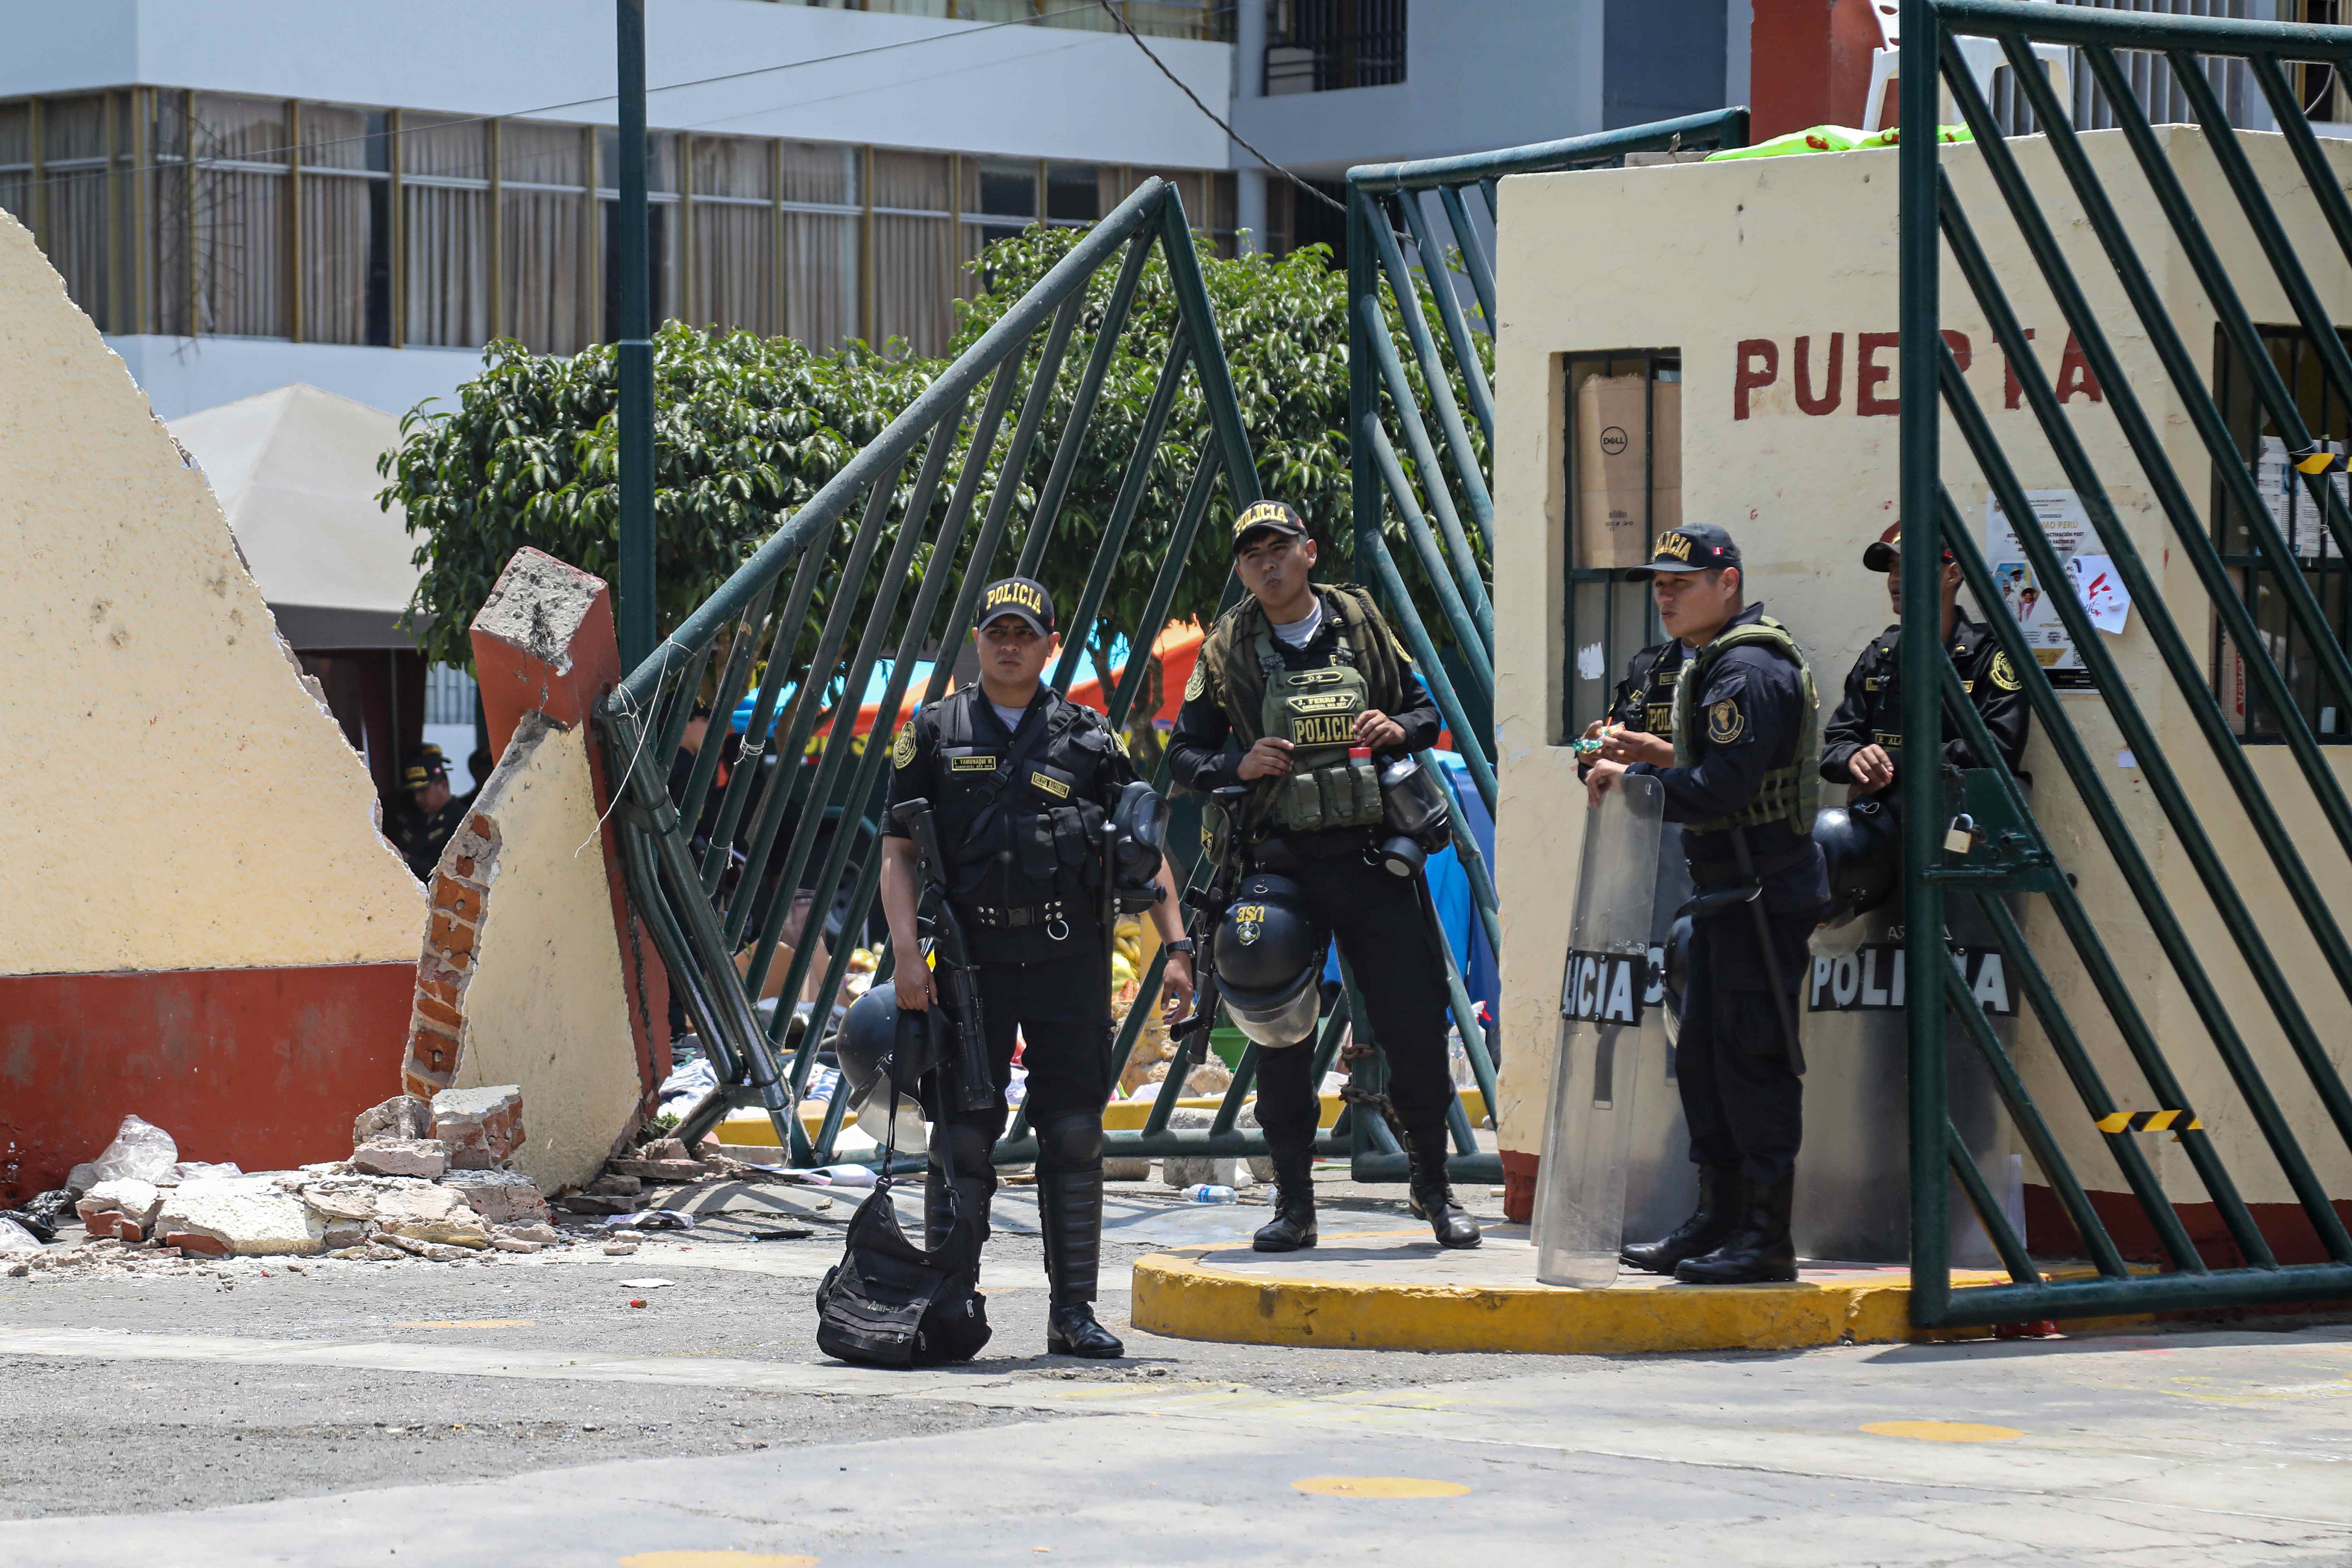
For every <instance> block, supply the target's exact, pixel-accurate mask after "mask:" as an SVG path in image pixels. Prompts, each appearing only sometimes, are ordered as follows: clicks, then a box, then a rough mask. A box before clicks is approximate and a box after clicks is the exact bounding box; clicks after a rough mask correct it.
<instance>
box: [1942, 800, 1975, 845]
mask: <svg viewBox="0 0 2352 1568" xmlns="http://www.w3.org/2000/svg"><path fill="white" fill-rule="evenodd" d="M1976 847H1977V825H1976V819H1975V818H1973V817H1971V816H1969V814H1968V813H1967V812H1965V811H1964V812H1962V813H1960V815H1959V816H1956V817H1954V818H1952V825H1951V826H1949V827H1948V828H1946V829H1944V853H1945V854H1947V855H1966V854H1968V853H1969V852H1970V851H1971V850H1973V849H1975V848H1976Z"/></svg>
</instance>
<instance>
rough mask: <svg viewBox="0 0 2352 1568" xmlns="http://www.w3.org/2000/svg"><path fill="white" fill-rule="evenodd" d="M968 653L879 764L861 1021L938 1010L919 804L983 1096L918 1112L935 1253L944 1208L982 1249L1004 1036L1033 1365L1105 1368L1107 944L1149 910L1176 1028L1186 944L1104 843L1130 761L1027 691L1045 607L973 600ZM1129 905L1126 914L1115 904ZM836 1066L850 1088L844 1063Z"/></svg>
mask: <svg viewBox="0 0 2352 1568" xmlns="http://www.w3.org/2000/svg"><path fill="white" fill-rule="evenodd" d="M974 637H975V638H976V640H977V641H978V644H979V650H980V680H979V682H978V683H977V684H976V685H972V686H967V687H964V688H962V689H960V690H957V691H954V692H951V693H950V694H949V695H948V696H947V697H945V698H943V699H941V700H940V701H938V702H936V703H934V704H932V705H931V706H929V707H928V708H925V709H923V710H921V711H920V712H919V713H918V714H916V716H915V717H914V718H913V719H912V720H911V721H908V724H907V726H906V727H905V728H904V729H902V730H901V731H899V732H898V742H897V744H896V746H895V748H894V749H893V751H892V752H891V762H892V763H893V771H892V773H891V781H890V801H891V806H892V811H891V815H890V820H889V822H888V824H887V826H885V828H884V829H883V831H884V834H885V835H886V837H885V838H884V840H883V850H882V854H883V861H882V880H881V893H882V909H883V913H884V916H885V917H886V918H887V921H889V925H890V942H891V949H892V962H893V964H894V976H895V981H894V987H893V990H892V992H891V993H889V994H884V995H881V996H876V995H874V994H869V995H868V996H867V997H866V998H864V999H861V1001H860V1002H859V1004H858V1005H859V1006H860V1007H865V1006H867V1005H869V1004H870V1005H873V1006H874V1007H876V1008H887V1007H893V1006H895V1007H897V1008H903V1009H910V1010H928V1009H929V1008H931V1007H932V1006H933V1005H935V1003H938V1002H940V1001H942V1000H952V998H946V999H943V998H941V997H940V995H939V994H938V992H939V987H937V986H935V984H934V980H933V975H932V972H931V970H930V969H929V967H928V965H927V963H926V957H927V955H926V952H925V948H924V944H923V942H922V938H921V935H920V926H919V906H920V903H921V899H922V892H923V889H922V888H921V886H920V883H919V869H918V860H917V855H916V849H915V846H914V844H913V842H912V841H911V840H910V838H909V837H908V823H909V822H910V821H913V820H916V819H918V818H919V815H920V814H919V813H916V812H913V811H911V810H907V809H903V808H907V807H909V806H911V805H915V804H918V803H924V802H927V803H929V812H930V814H931V815H932V816H933V817H934V819H935V822H936V827H937V839H938V844H939V858H940V862H941V865H940V877H941V879H942V880H943V881H944V883H945V889H944V891H945V897H946V901H947V903H948V904H949V906H950V909H951V910H952V913H953V915H954V918H955V920H956V921H957V922H958V923H959V924H960V925H961V929H962V931H963V934H964V936H965V938H966V940H967V941H968V942H969V943H970V947H971V953H970V957H971V962H972V967H973V972H974V973H973V974H972V975H971V979H972V981H973V983H974V984H973V987H972V989H973V992H974V995H973V996H972V998H971V1000H972V1001H974V1002H976V1004H977V1005H976V1007H973V1008H970V1009H955V1008H950V1016H953V1014H954V1013H955V1012H957V1011H959V1010H962V1011H964V1012H965V1018H962V1019H957V1020H956V1022H957V1023H958V1024H959V1025H961V1024H963V1023H964V1022H965V1021H966V1020H967V1019H969V1018H970V1016H971V1013H972V1012H975V1011H976V1012H977V1014H978V1015H979V1017H980V1019H981V1021H982V1029H983V1032H984V1037H985V1041H984V1043H985V1049H986V1054H987V1060H988V1065H989V1068H990V1073H991V1087H992V1089H993V1092H992V1094H989V1095H987V1096H985V1097H984V1099H983V1103H982V1105H980V1106H978V1107H966V1106H958V1105H951V1104H941V1103H938V1102H937V1101H936V1099H935V1100H934V1102H933V1103H932V1104H930V1106H929V1110H930V1112H931V1121H932V1127H931V1162H930V1176H929V1183H928V1184H927V1188H926V1192H925V1194H924V1196H925V1203H924V1215H925V1222H926V1226H925V1228H926V1232H927V1235H928V1237H929V1245H930V1246H932V1247H940V1246H942V1245H943V1244H944V1243H945V1242H946V1241H947V1239H948V1233H949V1231H950V1226H951V1224H952V1223H953V1222H951V1220H950V1209H951V1206H952V1208H953V1210H954V1211H956V1212H958V1213H960V1215H961V1224H962V1225H964V1226H968V1227H970V1230H969V1240H970V1244H971V1255H972V1257H973V1258H975V1259H976V1258H977V1257H978V1253H979V1247H980V1244H981V1243H982V1242H983V1241H985V1240H986V1238H987V1235H988V1205H989V1202H990V1199H991V1198H992V1195H993V1194H994V1192H995V1189H996V1176H995V1167H994V1166H993V1165H992V1163H990V1151H991V1150H992V1148H993V1146H994V1144H995V1142H996V1139H997V1136H998V1134H1000V1133H1001V1132H1003V1130H1004V1120H1005V1114H1006V1107H1005V1100H1004V1090H1005V1089H1006V1088H1007V1087H1008V1086H1009V1084H1010V1082H1011V1079H1012V1062H1013V1033H1014V1031H1015V1030H1016V1029H1017V1030H1018V1031H1019V1032H1020V1035H1021V1037H1022V1039H1023V1041H1024V1055H1023V1065H1024V1068H1026V1070H1027V1075H1028V1099H1027V1101H1026V1103H1027V1107H1028V1111H1029V1121H1030V1124H1031V1126H1032V1127H1034V1129H1035V1130H1036V1134H1037V1148H1038V1161H1037V1200H1038V1206H1039V1209H1040V1211H1041V1213H1040V1218H1041V1220H1042V1221H1043V1226H1044V1230H1045V1268H1046V1273H1047V1275H1048V1276H1049V1277H1050V1279H1051V1282H1052V1288H1053V1309H1052V1314H1051V1316H1050V1318H1049V1320H1048V1322H1047V1327H1046V1349H1047V1351H1048V1352H1057V1353H1063V1354H1069V1355H1080V1356H1093V1357H1108V1356H1116V1355H1119V1354H1121V1353H1123V1352H1122V1348H1121V1346H1120V1344H1119V1342H1118V1340H1116V1339H1114V1338H1113V1337H1112V1336H1111V1334H1110V1332H1109V1331H1108V1330H1107V1329H1105V1328H1103V1327H1102V1326H1101V1325H1100V1324H1099V1323H1097V1322H1096V1321H1095V1319H1094V1310H1093V1305H1092V1303H1093V1301H1094V1298H1095V1276H1096V1267H1097V1258H1098V1257H1099V1254H1100V1250H1101V1237H1102V1199H1103V1174H1102V1148H1103V1138H1102V1108H1103V1105H1104V1102H1105V1101H1107V1100H1108V1099H1109V1098H1110V1073H1111V1070H1112V1067H1111V1061H1110V1044H1111V1017H1110V996H1109V990H1108V964H1109V946H1110V932H1109V931H1108V929H1107V925H1108V921H1109V919H1110V918H1112V916H1113V914H1114V912H1115V910H1116V908H1117V907H1118V903H1119V902H1121V901H1126V902H1128V903H1129V906H1130V907H1137V906H1140V907H1146V908H1148V909H1149V910H1150V916H1151V919H1152V920H1153V921H1155V922H1156V924H1157V925H1158V927H1159V931H1160V936H1161V938H1162V940H1163V941H1165V942H1169V943H1170V944H1171V948H1172V949H1173V951H1171V952H1170V954H1169V959H1168V968H1167V972H1166V987H1167V996H1168V1008H1169V1011H1170V1013H1171V1016H1172V1015H1174V1014H1177V1013H1181V1012H1182V1011H1184V1010H1185V1008H1186V1007H1187V1006H1189V1005H1190V1003H1191V999H1192V962H1191V958H1190V954H1189V944H1187V943H1185V942H1183V941H1182V937H1183V929H1182V925H1181V920H1180V917H1179V915H1178V912H1177V901H1176V891H1175V887H1174V883H1173V880H1172V879H1171V878H1170V876H1169V873H1168V870H1167V868H1166V865H1165V863H1164V862H1162V861H1160V857H1159V855H1158V853H1157V842H1156V839H1154V840H1152V841H1151V842H1150V844H1149V845H1148V847H1145V848H1144V850H1143V852H1142V853H1141V854H1140V855H1139V854H1138V853H1137V849H1138V846H1137V844H1136V842H1135V840H1136V839H1137V837H1139V836H1138V835H1136V834H1133V833H1127V834H1120V833H1117V832H1114V831H1112V829H1113V827H1114V826H1115V824H1116V823H1117V822H1118V820H1120V819H1122V818H1123V817H1124V816H1125V815H1126V813H1125V812H1124V811H1123V810H1122V807H1127V808H1129V809H1131V808H1132V806H1133V805H1134V804H1135V803H1134V802H1132V801H1131V800H1130V799H1129V796H1131V795H1134V794H1136V793H1137V792H1141V793H1142V794H1146V795H1148V794H1149V793H1150V792H1149V789H1148V787H1147V786H1144V785H1142V784H1140V783H1139V781H1138V780H1137V779H1136V777H1135V770H1134V769H1133V767H1132V766H1131V765H1130V764H1129V762H1128V757H1127V748H1126V745H1125V743H1124V742H1122V741H1121V739H1120V738H1119V737H1118V735H1117V734H1116V733H1115V732H1114V731H1112V730H1111V729H1110V727H1109V725H1108V723H1106V722H1105V721H1104V720H1103V719H1102V717H1101V716H1100V715H1099V714H1097V713H1096V712H1094V711H1093V710H1091V709H1087V708H1082V707H1080V706H1078V705H1077V704H1076V703H1075V702H1072V701H1070V700H1068V699H1067V698H1066V697H1064V696H1063V695H1062V694H1061V693H1059V692H1057V691H1055V690H1054V689H1052V688H1051V687H1048V686H1046V685H1045V684H1044V683H1043V681H1042V679H1040V678H1041V676H1042V675H1043V673H1044V670H1045V662H1046V660H1047V659H1048V658H1051V657H1052V656H1053V653H1054V649H1055V637H1054V606H1053V602H1052V600H1051V599H1049V598H1048V597H1047V596H1046V594H1045V588H1044V587H1043V586H1041V585H1040V584H1036V583H1034V582H1032V581H1030V580H1029V579H1027V578H1023V577H1013V578H1007V579H1005V580H1004V581H1003V582H998V583H992V584H989V585H988V586H987V587H986V588H984V589H982V593H981V605H980V613H979V629H978V631H977V632H975V633H974ZM1113 883H1117V884H1118V885H1119V886H1118V888H1116V889H1115V888H1113V886H1112V884H1113ZM1129 884H1132V885H1133V886H1132V887H1131V888H1130V887H1129ZM1155 887H1156V889H1158V893H1157V896H1156V897H1154V896H1153V889H1155ZM1127 892H1133V893H1135V894H1137V895H1138V896H1136V897H1134V898H1132V899H1125V898H1124V897H1123V896H1124V894H1125V893H1127ZM1147 900H1148V901H1147ZM844 1032H845V1035H846V1033H847V1032H848V1031H847V1028H846V1026H845V1031H844ZM843 1066H844V1071H845V1074H846V1073H847V1071H848V1069H849V1064H848V1062H847V1061H846V1059H845V1061H844V1064H843ZM950 1169H951V1170H952V1172H953V1181H954V1184H955V1189H956V1190H955V1193H954V1198H953V1201H952V1205H951V1201H950V1195H949V1193H948V1191H947V1185H948V1178H947V1175H946V1174H945V1173H946V1172H947V1171H949V1170H950Z"/></svg>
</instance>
